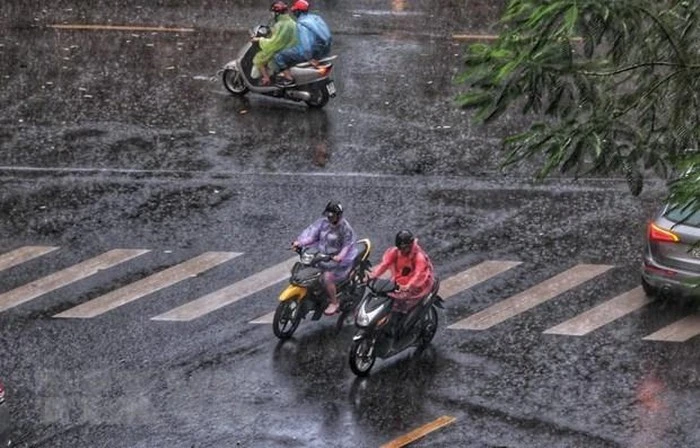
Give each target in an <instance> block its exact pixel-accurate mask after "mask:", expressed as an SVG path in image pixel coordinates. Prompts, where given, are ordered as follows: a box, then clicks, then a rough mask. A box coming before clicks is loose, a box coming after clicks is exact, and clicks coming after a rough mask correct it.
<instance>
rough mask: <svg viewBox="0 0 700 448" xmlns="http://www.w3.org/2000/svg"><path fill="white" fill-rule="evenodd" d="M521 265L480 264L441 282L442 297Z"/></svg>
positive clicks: (262, 320)
mask: <svg viewBox="0 0 700 448" xmlns="http://www.w3.org/2000/svg"><path fill="white" fill-rule="evenodd" d="M519 264H521V262H520V261H498V260H488V261H484V262H481V263H479V264H478V265H476V266H473V267H471V268H469V269H467V270H465V271H462V272H460V273H459V274H456V275H453V276H452V277H449V278H448V279H446V280H443V281H441V282H440V297H442V298H443V299H447V298H449V297H452V296H454V295H456V294H459V293H460V292H462V291H465V290H467V289H469V288H471V287H472V286H475V285H477V284H479V283H481V282H484V281H486V280H488V279H490V278H491V277H495V276H496V275H498V274H500V273H502V272H505V271H507V270H508V269H511V268H514V267H515V266H517V265H519ZM382 277H384V278H391V275H390V274H389V273H388V272H385V273H384V274H383V275H382ZM274 317H275V312H274V311H273V312H271V313H267V314H265V315H264V316H260V317H258V318H257V319H254V320H251V321H250V322H249V323H251V324H271V323H272V319H273V318H274Z"/></svg>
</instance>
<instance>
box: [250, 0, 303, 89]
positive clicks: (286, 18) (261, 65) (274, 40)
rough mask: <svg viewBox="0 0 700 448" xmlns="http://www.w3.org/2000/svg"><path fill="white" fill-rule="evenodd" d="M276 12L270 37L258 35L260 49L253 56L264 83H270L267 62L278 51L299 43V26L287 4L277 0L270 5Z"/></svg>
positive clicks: (254, 39) (255, 39)
mask: <svg viewBox="0 0 700 448" xmlns="http://www.w3.org/2000/svg"><path fill="white" fill-rule="evenodd" d="M270 11H272V12H273V13H274V14H275V20H274V21H275V24H274V25H273V26H272V33H271V34H270V37H256V38H253V41H254V42H258V44H259V45H260V51H259V52H258V53H257V54H256V55H255V57H253V65H255V67H256V68H257V69H258V70H259V71H260V73H261V74H262V82H261V84H262V85H268V84H270V74H269V71H268V69H267V64H268V63H269V62H270V61H272V58H273V57H274V56H275V54H277V52H279V51H282V50H284V49H285V48H289V47H293V46H294V45H296V43H297V37H296V35H297V27H296V23H295V22H294V19H293V18H292V16H290V15H289V14H287V4H286V3H284V2H282V1H276V2H274V3H273V4H272V6H271V7H270Z"/></svg>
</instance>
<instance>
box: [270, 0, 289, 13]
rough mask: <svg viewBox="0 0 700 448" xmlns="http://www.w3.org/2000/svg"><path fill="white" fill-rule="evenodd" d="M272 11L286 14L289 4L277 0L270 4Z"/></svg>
mask: <svg viewBox="0 0 700 448" xmlns="http://www.w3.org/2000/svg"><path fill="white" fill-rule="evenodd" d="M270 11H272V12H274V13H275V14H284V13H285V12H287V4H286V3H285V2H281V1H276V2H274V3H273V4H272V6H270Z"/></svg>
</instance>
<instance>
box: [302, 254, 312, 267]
mask: <svg viewBox="0 0 700 448" xmlns="http://www.w3.org/2000/svg"><path fill="white" fill-rule="evenodd" d="M313 259H314V254H310V253H304V254H302V256H301V262H302V263H304V264H311V262H312V261H313Z"/></svg>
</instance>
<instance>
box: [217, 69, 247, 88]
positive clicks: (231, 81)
mask: <svg viewBox="0 0 700 448" xmlns="http://www.w3.org/2000/svg"><path fill="white" fill-rule="evenodd" d="M222 79H223V81H224V87H226V90H228V91H229V92H231V93H233V94H234V95H245V94H246V93H248V86H246V85H245V81H243V75H241V72H239V71H238V70H236V69H233V68H228V69H226V70H224V74H223V75H222Z"/></svg>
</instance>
